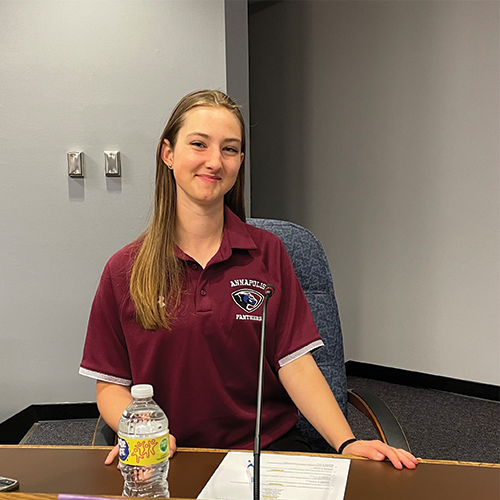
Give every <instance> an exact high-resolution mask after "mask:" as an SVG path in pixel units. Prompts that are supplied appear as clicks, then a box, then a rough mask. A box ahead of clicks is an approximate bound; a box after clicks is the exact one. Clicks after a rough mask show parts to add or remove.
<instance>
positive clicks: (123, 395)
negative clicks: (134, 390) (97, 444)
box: [96, 380, 132, 432]
mask: <svg viewBox="0 0 500 500" xmlns="http://www.w3.org/2000/svg"><path fill="white" fill-rule="evenodd" d="M96 398H97V407H98V408H99V412H100V414H101V416H102V418H104V420H105V421H106V423H107V424H108V425H109V426H110V427H111V428H112V429H113V430H114V431H115V432H116V431H117V430H118V422H119V420H120V417H121V415H122V413H123V410H125V408H126V407H127V406H128V405H129V403H130V402H131V401H132V395H131V394H130V387H125V386H123V385H117V384H111V383H109V382H102V381H100V380H98V381H97V385H96Z"/></svg>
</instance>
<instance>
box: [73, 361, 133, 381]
mask: <svg viewBox="0 0 500 500" xmlns="http://www.w3.org/2000/svg"><path fill="white" fill-rule="evenodd" d="M79 373H80V375H84V376H85V377H90V378H95V379H97V380H102V381H103V382H111V383H112V384H118V385H125V386H129V385H132V380H129V379H126V378H120V377H115V376H113V375H107V374H106V373H99V372H94V371H92V370H87V368H82V367H81V366H80V370H79Z"/></svg>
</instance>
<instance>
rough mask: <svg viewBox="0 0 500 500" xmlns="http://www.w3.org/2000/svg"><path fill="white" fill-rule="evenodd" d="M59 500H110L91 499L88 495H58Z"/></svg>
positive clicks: (102, 498)
mask: <svg viewBox="0 0 500 500" xmlns="http://www.w3.org/2000/svg"><path fill="white" fill-rule="evenodd" d="M57 500H109V498H105V497H89V496H86V495H64V494H61V495H58V496H57Z"/></svg>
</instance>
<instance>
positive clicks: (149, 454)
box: [118, 432, 170, 466]
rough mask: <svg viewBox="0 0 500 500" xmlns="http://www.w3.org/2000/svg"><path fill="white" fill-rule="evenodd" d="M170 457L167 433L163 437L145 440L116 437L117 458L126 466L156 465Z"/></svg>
mask: <svg viewBox="0 0 500 500" xmlns="http://www.w3.org/2000/svg"><path fill="white" fill-rule="evenodd" d="M169 455H170V445H169V439H168V432H167V433H166V434H164V435H163V436H157V437H154V438H145V439H129V438H124V437H121V436H120V437H118V457H119V458H120V462H122V463H123V464H127V465H136V466H143V465H156V464H159V463H161V462H163V461H165V460H166V459H167V458H168V457H169Z"/></svg>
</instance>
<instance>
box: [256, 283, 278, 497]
mask: <svg viewBox="0 0 500 500" xmlns="http://www.w3.org/2000/svg"><path fill="white" fill-rule="evenodd" d="M274 290H275V288H274V286H273V285H266V289H265V291H264V305H263V306H262V328H261V333H260V357H259V380H258V382H257V416H256V417H255V440H254V445H253V472H254V474H253V500H260V421H261V417H262V383H263V379H264V352H265V344H266V317H267V301H268V300H269V299H270V298H271V296H272V295H273V293H274Z"/></svg>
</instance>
